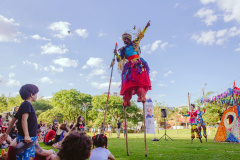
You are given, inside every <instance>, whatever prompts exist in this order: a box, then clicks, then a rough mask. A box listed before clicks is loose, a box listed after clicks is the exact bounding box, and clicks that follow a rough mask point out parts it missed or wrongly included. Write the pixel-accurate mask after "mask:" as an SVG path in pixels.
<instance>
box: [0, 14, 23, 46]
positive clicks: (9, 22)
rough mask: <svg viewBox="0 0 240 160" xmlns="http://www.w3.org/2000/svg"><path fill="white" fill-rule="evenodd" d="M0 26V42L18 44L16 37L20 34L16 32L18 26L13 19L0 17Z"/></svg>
mask: <svg viewBox="0 0 240 160" xmlns="http://www.w3.org/2000/svg"><path fill="white" fill-rule="evenodd" d="M0 26H1V27H0V42H19V40H18V39H17V37H18V36H20V35H21V33H20V32H18V31H17V29H16V26H19V24H18V23H15V22H14V19H12V18H11V19H8V18H6V17H4V16H2V15H0Z"/></svg>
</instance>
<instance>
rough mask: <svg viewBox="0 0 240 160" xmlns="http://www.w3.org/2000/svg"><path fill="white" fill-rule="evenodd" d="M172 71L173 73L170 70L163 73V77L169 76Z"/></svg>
mask: <svg viewBox="0 0 240 160" xmlns="http://www.w3.org/2000/svg"><path fill="white" fill-rule="evenodd" d="M172 73H173V72H172V71H168V72H167V73H165V74H164V77H167V76H169V75H170V74H172Z"/></svg>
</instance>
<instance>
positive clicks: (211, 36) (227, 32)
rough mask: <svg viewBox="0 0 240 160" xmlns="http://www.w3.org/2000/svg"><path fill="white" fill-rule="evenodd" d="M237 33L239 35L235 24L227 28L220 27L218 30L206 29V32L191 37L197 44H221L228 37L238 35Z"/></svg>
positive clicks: (239, 29) (238, 29)
mask: <svg viewBox="0 0 240 160" xmlns="http://www.w3.org/2000/svg"><path fill="white" fill-rule="evenodd" d="M239 35H240V28H237V27H236V26H234V27H232V28H229V29H221V30H218V31H208V32H205V31H203V32H201V33H200V34H194V35H192V37H191V39H193V40H195V41H196V42H197V43H198V44H204V45H213V44H216V45H222V44H224V42H226V41H227V40H228V39H229V38H232V37H235V36H239Z"/></svg>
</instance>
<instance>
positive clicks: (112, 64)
mask: <svg viewBox="0 0 240 160" xmlns="http://www.w3.org/2000/svg"><path fill="white" fill-rule="evenodd" d="M115 49H117V43H116V45H115ZM114 61H115V54H114V56H113V59H112V63H111V66H110V67H112V70H111V76H110V82H109V87H108V95H107V103H106V107H105V113H104V121H103V126H105V120H106V115H107V107H108V100H109V94H110V88H111V83H112V73H113V66H114Z"/></svg>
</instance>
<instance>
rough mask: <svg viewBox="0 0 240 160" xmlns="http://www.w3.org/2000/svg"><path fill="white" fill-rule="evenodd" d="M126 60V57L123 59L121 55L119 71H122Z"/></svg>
mask: <svg viewBox="0 0 240 160" xmlns="http://www.w3.org/2000/svg"><path fill="white" fill-rule="evenodd" d="M125 61H126V60H125V58H123V59H121V57H120V56H119V62H118V71H119V73H121V72H122V70H123V66H124V64H125Z"/></svg>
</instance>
